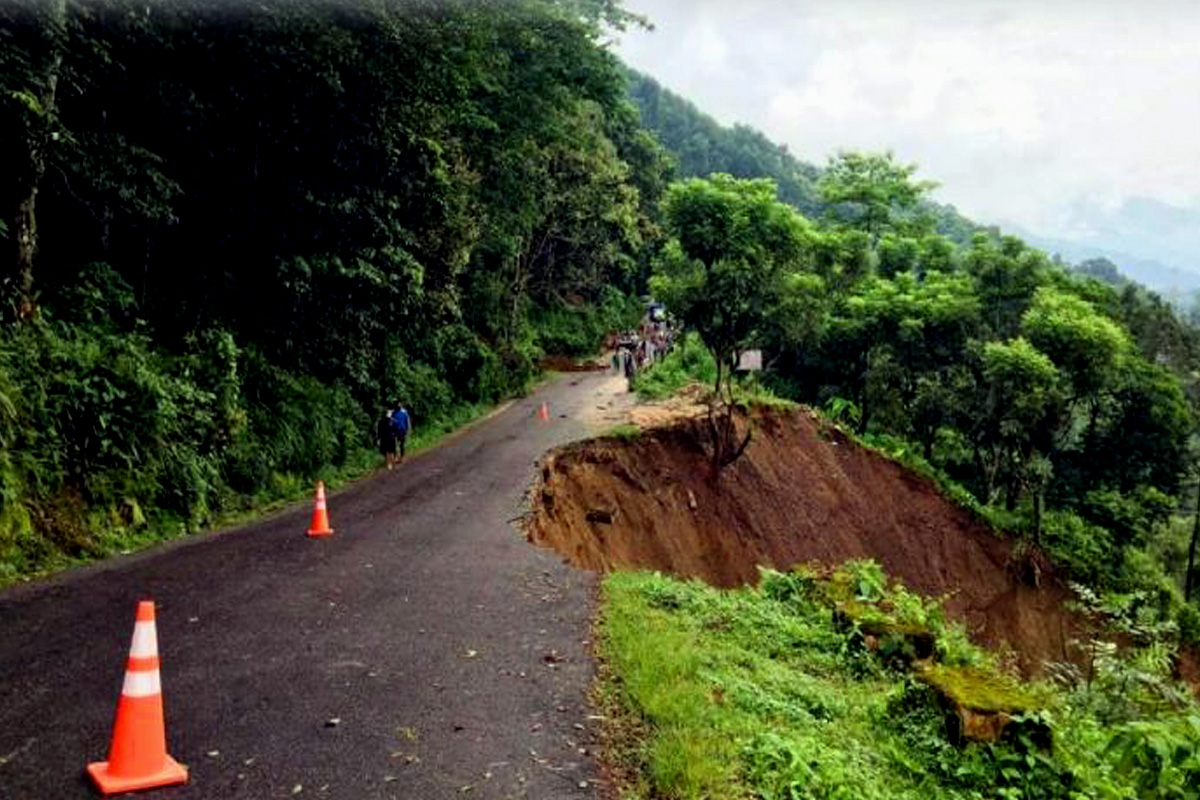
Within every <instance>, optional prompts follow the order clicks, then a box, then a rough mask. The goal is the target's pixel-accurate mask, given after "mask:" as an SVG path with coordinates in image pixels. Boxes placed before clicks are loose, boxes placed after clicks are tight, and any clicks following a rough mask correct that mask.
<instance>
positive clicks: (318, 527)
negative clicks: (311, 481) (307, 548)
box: [308, 481, 333, 538]
mask: <svg viewBox="0 0 1200 800" xmlns="http://www.w3.org/2000/svg"><path fill="white" fill-rule="evenodd" d="M308 535H309V536H312V537H314V538H316V537H323V536H333V528H331V527H329V511H328V510H327V509H326V508H325V481H317V506H316V508H314V509H313V517H312V524H311V525H309V526H308Z"/></svg>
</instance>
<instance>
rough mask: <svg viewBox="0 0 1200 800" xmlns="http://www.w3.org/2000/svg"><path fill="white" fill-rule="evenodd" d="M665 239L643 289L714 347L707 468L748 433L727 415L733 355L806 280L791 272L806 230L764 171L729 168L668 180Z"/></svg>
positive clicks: (802, 255) (798, 266)
mask: <svg viewBox="0 0 1200 800" xmlns="http://www.w3.org/2000/svg"><path fill="white" fill-rule="evenodd" d="M664 213H665V217H666V224H667V229H668V231H669V233H670V235H671V239H670V241H669V242H668V244H667V246H666V247H665V249H664V253H663V257H662V259H661V260H660V264H659V268H658V270H657V272H656V273H655V275H654V277H653V278H652V279H651V288H652V290H653V291H654V293H655V295H656V296H658V297H659V298H660V299H661V300H662V301H663V302H664V303H666V305H667V308H668V309H669V310H670V311H671V313H672V314H674V315H675V316H676V317H677V318H678V319H679V320H680V321H681V322H682V323H683V325H684V326H685V327H687V328H689V329H691V330H694V331H696V332H697V333H698V334H699V335H700V338H701V339H702V340H703V341H704V344H705V345H706V346H707V347H708V349H709V350H710V351H712V354H713V356H714V357H715V359H716V362H717V377H716V381H715V384H714V386H713V395H712V400H711V402H710V405H709V424H710V430H711V433H712V441H713V452H712V460H713V468H714V473H717V472H719V471H720V470H721V469H722V468H724V467H725V466H727V465H728V464H731V463H732V462H733V461H734V460H736V459H737V458H738V456H740V455H741V454H742V452H743V451H744V450H745V449H746V446H747V445H748V444H749V442H750V437H751V431H750V430H749V429H747V431H746V434H745V436H744V437H741V441H740V443H739V441H737V439H738V436H737V434H736V431H735V426H734V418H733V406H734V398H733V386H732V373H733V369H734V367H735V366H736V364H737V361H738V358H739V356H740V354H741V353H742V352H743V351H745V350H746V349H747V348H749V347H751V346H753V345H755V344H759V343H761V341H762V339H763V338H764V333H765V331H766V328H767V326H768V323H769V320H770V319H771V317H772V315H773V314H775V313H776V311H777V310H778V309H779V308H780V306H781V305H784V304H788V303H796V302H797V301H796V296H797V293H801V292H805V291H808V290H811V289H812V288H813V284H812V283H811V282H810V281H805V280H797V279H796V278H795V275H796V273H798V272H801V270H802V267H803V266H804V265H805V262H806V260H807V253H808V250H809V244H810V240H811V238H812V234H811V230H810V228H809V226H808V223H807V222H806V221H805V220H804V218H803V217H801V216H800V215H799V214H798V213H796V211H795V209H793V208H792V207H791V206H788V205H786V204H784V203H780V202H778V201H777V200H776V189H775V184H774V183H773V182H772V181H770V180H766V179H759V180H740V179H737V178H734V177H732V176H729V175H721V174H717V175H713V176H712V177H711V178H708V179H702V178H693V179H691V180H687V181H683V182H680V183H675V184H672V185H671V187H670V188H669V189H668V190H667V194H666V198H665V200H664Z"/></svg>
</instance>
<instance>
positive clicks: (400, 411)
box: [392, 406, 408, 436]
mask: <svg viewBox="0 0 1200 800" xmlns="http://www.w3.org/2000/svg"><path fill="white" fill-rule="evenodd" d="M392 427H393V428H395V429H396V435H397V436H407V435H408V409H406V408H404V407H403V406H401V407H400V408H397V409H396V410H395V411H393V412H392Z"/></svg>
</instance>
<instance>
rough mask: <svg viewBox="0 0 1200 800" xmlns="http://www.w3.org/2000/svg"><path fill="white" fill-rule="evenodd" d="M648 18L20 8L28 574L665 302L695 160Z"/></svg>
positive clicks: (4, 551) (17, 124) (14, 522)
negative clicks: (639, 63) (642, 61)
mask: <svg viewBox="0 0 1200 800" xmlns="http://www.w3.org/2000/svg"><path fill="white" fill-rule="evenodd" d="M631 21H635V20H634V18H633V17H631V16H629V15H627V14H625V12H623V11H621V10H620V9H619V8H618V7H617V6H616V4H614V3H611V2H605V1H604V0H597V1H596V2H576V1H575V0H562V1H561V2H559V1H558V0H545V1H544V2H539V1H535V0H529V1H528V2H496V3H486V2H485V3H479V2H438V3H413V2H379V3H355V4H349V3H344V4H338V3H307V2H296V3H264V4H245V5H242V4H230V3H223V2H222V3H189V4H179V3H174V2H167V1H166V0H162V1H161V2H155V1H152V2H149V3H146V2H138V3H123V2H86V1H84V0H57V2H46V3H24V2H17V3H13V2H5V3H3V4H2V5H0V106H2V107H0V126H2V127H0V148H2V149H3V152H4V153H5V158H6V163H8V164H9V165H10V166H9V169H8V170H6V172H5V179H4V182H3V185H2V186H0V206H2V207H3V215H2V217H0V219H2V220H3V223H2V227H0V236H2V237H3V243H4V246H5V251H6V252H7V253H8V257H7V260H6V267H5V269H4V272H3V275H2V276H0V278H2V287H3V292H4V301H5V302H4V304H3V308H4V318H5V319H4V322H3V330H2V332H0V570H3V571H4V572H3V573H0V574H7V575H9V576H10V577H11V576H13V575H15V574H17V573H21V572H25V571H28V570H31V569H35V568H38V567H42V566H45V565H47V564H51V563H54V562H55V560H56V559H60V558H61V557H62V556H64V555H66V556H69V557H77V556H86V555H89V554H96V553H100V552H103V551H105V550H106V549H113V548H122V547H124V546H127V544H128V540H129V537H130V536H133V535H135V534H134V533H133V532H134V531H138V530H144V531H145V535H147V536H153V535H159V534H161V533H162V532H163V531H166V530H179V529H184V528H186V529H191V528H194V527H195V526H198V525H202V524H204V523H206V522H207V521H209V520H211V519H213V518H214V517H215V516H216V515H217V514H219V513H221V512H224V511H229V510H237V509H241V508H246V507H248V506H250V505H252V504H254V503H255V502H258V501H261V500H264V499H269V498H270V497H273V496H279V495H286V494H288V493H289V492H293V493H294V492H295V490H296V489H298V488H299V486H300V485H302V484H301V483H299V482H298V481H299V479H301V478H303V479H304V480H305V481H306V480H307V479H308V478H311V477H312V476H314V475H318V474H325V473H327V472H328V471H330V470H339V469H345V470H350V471H353V470H355V469H358V470H361V469H362V468H363V466H365V464H367V463H369V461H367V460H364V452H366V451H367V450H368V449H369V447H370V445H371V439H370V432H371V429H372V424H371V423H372V419H373V417H374V416H375V415H376V414H378V413H379V410H380V409H381V407H382V406H383V405H384V404H385V403H388V402H391V401H393V400H395V399H403V400H404V401H405V402H406V403H407V404H408V405H409V407H410V409H411V410H412V412H413V415H414V418H415V421H416V425H417V427H418V431H420V430H426V431H428V430H431V429H432V428H434V427H437V426H439V425H443V424H445V425H452V424H453V423H454V422H455V421H457V420H461V419H462V418H463V417H464V416H465V415H467V414H469V412H470V408H471V407H472V406H474V405H476V404H481V403H483V404H486V403H489V402H493V401H495V400H496V399H498V398H500V397H503V396H506V395H510V394H512V393H514V392H520V391H521V390H522V388H523V387H524V386H525V384H526V383H527V382H528V381H529V380H530V379H531V378H532V377H533V376H534V375H535V373H536V371H537V361H538V358H539V356H541V355H542V354H543V353H545V352H547V351H549V352H556V353H575V352H583V351H590V350H594V349H595V348H596V346H597V345H598V343H599V341H600V339H601V336H602V333H603V332H604V331H605V330H608V329H610V328H613V327H618V326H619V325H622V324H626V323H627V322H628V316H629V314H630V313H632V314H633V319H634V320H636V318H637V314H638V308H637V303H636V301H633V302H632V305H631V301H630V300H629V299H628V296H630V295H632V293H635V292H636V289H637V288H638V286H639V281H641V280H642V278H643V273H644V272H645V271H646V269H647V268H648V267H647V261H646V259H647V253H648V250H647V244H648V242H649V241H650V240H652V239H653V238H654V236H655V231H656V225H655V222H654V219H655V215H656V211H655V205H656V203H657V200H658V196H659V194H660V193H661V191H662V189H663V186H664V184H665V181H666V176H667V161H666V157H665V155H664V153H663V151H662V150H661V148H660V147H659V145H658V144H657V143H656V142H655V141H654V139H653V138H652V137H651V136H650V135H649V134H647V133H645V132H644V131H643V130H641V128H640V127H639V125H638V120H637V113H636V111H635V110H634V108H633V107H632V105H631V104H630V103H629V101H628V99H627V97H626V94H625V81H624V77H623V74H622V71H621V68H620V66H619V64H618V62H617V61H616V59H615V58H614V56H612V55H611V54H610V53H609V52H608V51H607V50H605V49H604V48H603V47H602V46H601V44H600V38H601V36H602V35H603V34H602V31H603V30H611V29H612V28H613V27H620V26H622V25H624V24H626V23H628V22H631ZM154 531H157V532H158V534H155V533H153V532H154Z"/></svg>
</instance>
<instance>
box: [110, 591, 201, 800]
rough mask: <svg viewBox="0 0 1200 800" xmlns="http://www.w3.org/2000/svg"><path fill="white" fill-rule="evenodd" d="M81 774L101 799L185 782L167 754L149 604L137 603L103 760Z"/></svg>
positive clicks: (182, 771)
mask: <svg viewBox="0 0 1200 800" xmlns="http://www.w3.org/2000/svg"><path fill="white" fill-rule="evenodd" d="M87 771H88V775H90V776H91V777H92V780H93V781H94V782H95V783H96V786H97V787H98V788H99V789H100V791H101V792H102V793H104V794H106V795H109V794H119V793H121V792H134V791H138V790H139V789H153V788H154V787H156V786H169V785H171V784H176V783H184V782H186V781H187V778H188V773H187V767H184V766H182V765H181V764H179V763H177V762H176V761H175V759H173V758H171V757H170V756H169V755H167V740H166V727H165V725H164V724H163V699H162V679H161V677H160V675H159V661H158V633H157V632H156V630H155V625H154V603H153V602H152V601H149V600H143V601H142V602H140V603H138V607H137V619H136V621H135V622H134V625H133V642H132V643H131V644H130V646H129V660H128V662H127V663H126V666H125V682H124V684H123V685H122V686H121V699H120V700H119V701H118V703H117V718H116V721H115V722H114V723H113V732H112V741H111V743H110V745H109V748H108V760H107V761H97V762H93V763H91V764H88V766H87Z"/></svg>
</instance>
